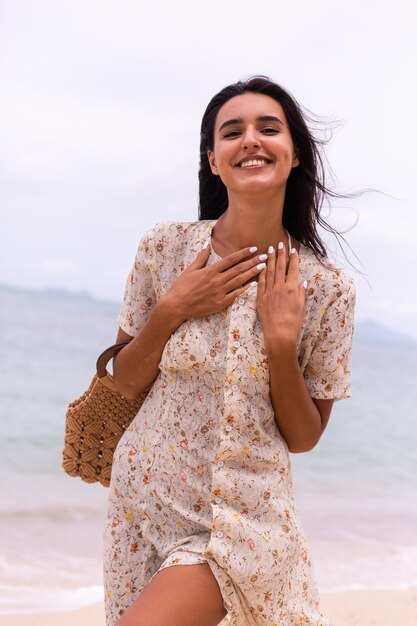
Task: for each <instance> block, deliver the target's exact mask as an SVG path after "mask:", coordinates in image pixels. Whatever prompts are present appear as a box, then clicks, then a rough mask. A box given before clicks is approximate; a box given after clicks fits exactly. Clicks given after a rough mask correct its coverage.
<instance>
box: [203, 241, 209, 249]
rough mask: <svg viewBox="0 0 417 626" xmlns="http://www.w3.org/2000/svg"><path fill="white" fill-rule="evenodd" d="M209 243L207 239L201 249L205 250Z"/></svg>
mask: <svg viewBox="0 0 417 626" xmlns="http://www.w3.org/2000/svg"><path fill="white" fill-rule="evenodd" d="M209 243H210V241H209V240H208V239H207V241H206V243H205V244H204V246H203V250H205V249H206V248H207V247H208V245H209Z"/></svg>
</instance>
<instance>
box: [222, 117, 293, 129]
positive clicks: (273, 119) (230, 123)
mask: <svg viewBox="0 0 417 626" xmlns="http://www.w3.org/2000/svg"><path fill="white" fill-rule="evenodd" d="M256 121H257V122H278V124H281V125H282V126H284V122H282V121H281V120H280V119H279V117H276V116H275V115H258V117H257V118H256ZM242 123H243V119H242V118H240V117H239V118H237V117H236V118H233V119H231V120H226V121H225V122H223V124H222V125H221V126H220V128H219V132H220V131H221V130H223V128H226V127H227V126H233V125H234V124H242Z"/></svg>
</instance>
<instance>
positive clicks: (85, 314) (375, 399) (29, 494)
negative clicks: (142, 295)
mask: <svg viewBox="0 0 417 626" xmlns="http://www.w3.org/2000/svg"><path fill="white" fill-rule="evenodd" d="M1 295H2V301H3V307H2V308H1V309H0V327H1V328H3V329H7V334H5V337H4V339H3V347H4V351H5V354H7V355H8V367H7V368H6V369H5V372H4V375H3V376H2V378H1V379H0V395H1V397H2V404H1V407H0V418H1V426H2V427H1V429H0V445H1V449H2V455H0V483H1V484H2V485H4V486H5V487H6V488H5V489H3V494H2V498H1V500H0V626H2V625H6V624H7V626H13V625H14V624H15V625H21V626H37V625H38V624H39V625H40V624H42V626H52V625H53V626H65V625H66V624H68V625H69V624H71V626H72V625H74V624H76V625H77V626H83V624H85V625H86V626H87V624H88V626H99V625H103V626H104V613H103V607H102V605H101V604H100V602H101V598H102V597H103V588H102V585H103V577H102V554H103V546H102V535H103V529H104V523H105V517H106V508H107V504H106V501H107V493H108V491H107V490H106V489H105V488H104V487H102V486H101V485H98V484H95V485H90V484H86V483H83V482H82V481H81V480H79V479H74V478H70V477H68V476H67V475H65V474H64V472H63V471H62V469H61V457H62V446H63V435H64V422H65V411H66V407H67V405H68V402H69V401H70V400H73V399H74V398H76V397H77V396H79V395H80V394H81V393H82V392H83V391H84V389H85V388H86V386H87V384H88V382H89V380H90V379H91V377H92V375H93V372H94V364H95V359H96V357H97V354H98V353H99V352H100V351H101V349H102V347H103V346H106V345H110V344H111V343H112V341H113V339H114V332H115V328H116V316H117V311H118V305H117V304H115V303H105V302H100V301H96V300H94V299H89V298H86V297H76V296H70V295H65V294H64V295H63V294H54V293H53V294H50V293H35V292H29V291H25V290H12V289H3V292H2V294H1ZM16 312H18V315H16ZM363 328H364V329H365V330H366V333H365V334H364V333H363V332H362V335H361V332H360V330H361V327H360V325H358V330H359V332H358V333H357V337H356V340H355V341H356V344H354V357H353V369H352V391H353V393H352V398H351V399H349V400H346V401H343V402H340V403H336V404H335V406H334V409H333V412H332V417H331V420H330V422H329V425H328V427H327V429H326V432H325V434H324V436H323V437H322V440H321V441H320V442H319V444H318V445H317V446H316V448H315V449H314V450H312V451H311V452H309V453H308V454H298V455H297V454H293V455H291V464H292V470H293V476H294V491H295V500H296V503H297V509H298V512H299V514H300V519H301V522H302V525H303V528H304V531H305V534H306V537H307V539H308V544H309V548H310V555H311V558H312V562H313V564H314V568H315V572H316V578H317V584H318V588H319V591H320V595H321V598H322V611H323V613H324V615H326V617H328V618H329V619H330V621H331V624H332V626H371V625H378V626H384V625H387V626H388V624H389V626H409V625H410V626H411V625H413V626H416V624H417V502H416V498H415V493H416V489H417V471H416V469H417V468H416V457H415V450H416V449H417V432H416V428H415V418H414V415H415V406H416V405H417V389H416V386H415V380H414V378H415V371H416V369H417V347H416V346H415V345H414V344H411V343H410V344H409V343H405V344H404V342H401V341H400V340H397V337H395V336H394V337H393V336H391V337H390V342H389V343H388V342H387V340H386V338H385V342H384V340H381V338H380V337H376V338H375V337H372V340H369V339H367V337H368V335H369V336H370V335H371V334H372V333H370V332H369V329H368V328H367V327H363ZM371 330H372V329H371Z"/></svg>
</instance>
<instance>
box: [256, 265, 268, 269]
mask: <svg viewBox="0 0 417 626" xmlns="http://www.w3.org/2000/svg"><path fill="white" fill-rule="evenodd" d="M265 267H266V263H259V265H257V266H256V269H257V270H263V269H264V268H265Z"/></svg>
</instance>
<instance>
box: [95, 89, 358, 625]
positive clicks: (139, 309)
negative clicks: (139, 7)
mask: <svg viewBox="0 0 417 626" xmlns="http://www.w3.org/2000/svg"><path fill="white" fill-rule="evenodd" d="M200 158H201V163H200V174H199V176H200V220H199V221H196V222H191V223H178V222H166V223H162V224H157V225H156V226H154V227H153V228H152V229H150V230H149V231H148V232H147V233H146V234H145V235H144V236H143V237H142V239H141V242H140V244H139V248H138V251H137V254H136V258H135V261H134V264H133V267H132V271H131V273H130V274H129V277H128V280H127V283H126V291H125V297H124V302H123V305H122V309H121V312H120V315H119V320H118V321H119V330H118V335H117V339H118V340H119V341H120V340H122V339H127V340H130V342H129V344H128V345H127V346H126V347H125V348H123V350H121V352H119V354H118V356H117V357H116V358H115V362H114V382H115V385H116V388H117V389H118V390H119V391H120V393H122V394H123V395H125V396H126V397H129V398H135V397H137V396H139V395H140V394H141V393H142V392H143V391H144V390H146V389H147V390H149V393H148V395H147V398H146V401H145V403H144V404H143V405H142V407H141V409H140V411H139V412H138V414H137V415H136V417H135V419H134V420H133V422H132V424H131V425H130V427H129V428H128V429H127V431H126V432H125V434H124V435H123V436H122V438H121V440H120V442H119V445H118V446H117V449H116V451H115V455H114V461H113V470H112V478H111V485H110V493H109V511H108V522H107V526H106V533H105V585H106V614H107V626H114V625H115V624H117V626H138V625H139V624H146V625H147V626H163V625H165V624H166V623H169V624H172V625H173V626H179V625H180V624H181V626H197V624H198V626H216V625H217V624H218V623H219V622H220V621H221V620H222V619H223V618H224V619H225V621H226V622H227V623H229V624H230V625H231V626H274V625H275V626H276V625H278V624H279V625H280V626H301V625H302V624H306V623H309V624H310V625H311V626H329V621H328V620H327V619H326V618H325V617H324V616H323V615H322V613H321V611H320V608H319V599H318V592H317V586H316V582H315V576H314V570H313V566H312V563H311V559H310V557H309V553H308V547H307V541H306V537H305V535H304V532H303V529H302V525H301V522H300V519H299V516H298V514H297V510H296V507H295V502H294V493H293V486H292V476H291V463H290V457H289V453H290V452H306V451H308V450H311V449H312V448H313V447H314V446H315V445H316V444H317V442H318V441H319V439H320V437H321V436H322V434H323V432H324V430H325V428H326V425H327V423H328V421H329V418H330V413H331V409H332V405H333V402H334V401H335V400H340V399H342V398H347V397H349V396H350V358H351V344H352V334H353V311H354V303H355V288H354V285H353V282H352V281H351V280H350V279H349V278H348V277H347V276H345V275H344V273H343V272H342V271H341V270H340V269H339V268H337V267H335V266H334V265H332V264H331V263H330V262H329V261H328V259H327V258H326V254H325V248H324V245H323V243H322V241H321V240H320V237H319V235H318V232H317V225H318V224H320V223H323V222H322V220H321V217H320V199H321V198H322V195H323V193H325V192H326V187H325V184H324V178H323V176H322V174H323V172H322V169H320V164H321V161H320V157H319V152H318V148H317V145H316V143H315V140H314V138H313V136H312V134H311V133H310V132H309V130H308V128H307V125H306V122H305V121H304V119H303V116H302V114H301V111H300V108H299V106H298V105H297V103H296V102H295V100H294V99H293V98H292V97H291V96H290V95H289V94H288V93H287V92H286V91H285V90H284V89H282V88H281V87H280V86H278V85H276V84H275V83H273V82H272V81H270V80H269V79H266V78H263V77H255V78H253V79H250V80H249V81H247V82H245V83H243V82H240V83H236V84H235V85H231V86H229V87H226V88H225V89H223V90H222V91H221V92H219V93H218V94H217V95H216V96H214V98H213V99H212V101H211V102H210V103H209V105H208V107H207V110H206V112H205V114H204V117H203V121H202V130H201V151H200ZM191 565H192V566H193V567H190V566H191Z"/></svg>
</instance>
